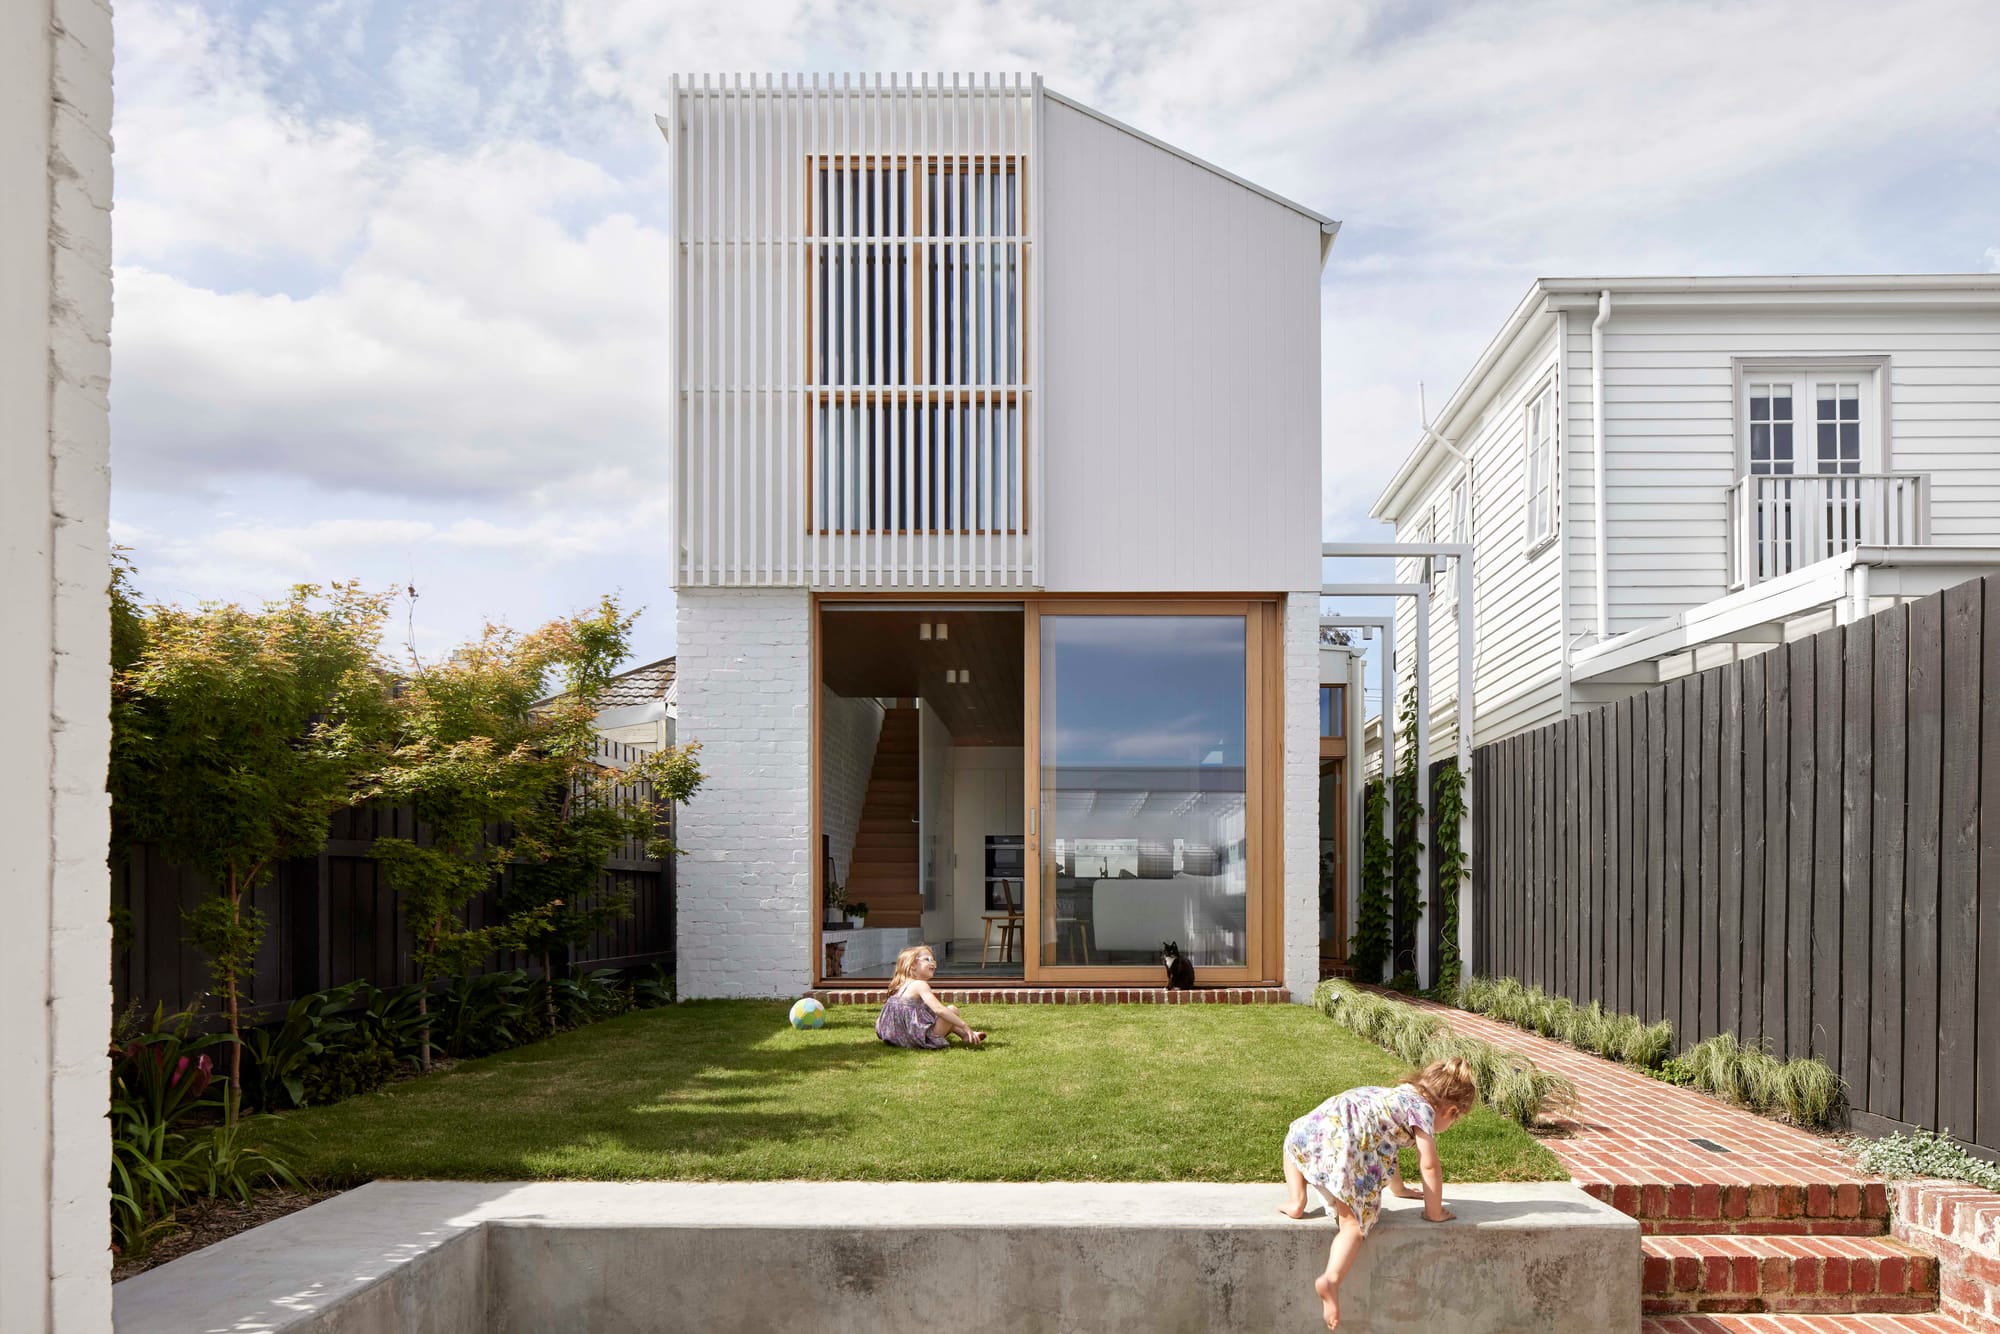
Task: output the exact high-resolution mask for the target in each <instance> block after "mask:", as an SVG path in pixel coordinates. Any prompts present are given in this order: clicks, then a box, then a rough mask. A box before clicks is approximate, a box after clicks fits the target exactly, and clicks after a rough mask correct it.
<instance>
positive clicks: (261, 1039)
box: [243, 982, 367, 1112]
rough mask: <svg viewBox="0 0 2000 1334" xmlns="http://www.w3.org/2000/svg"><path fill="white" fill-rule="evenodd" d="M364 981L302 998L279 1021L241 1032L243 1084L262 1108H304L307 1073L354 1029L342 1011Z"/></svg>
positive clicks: (287, 1009)
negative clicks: (246, 1059) (246, 1061)
mask: <svg viewBox="0 0 2000 1334" xmlns="http://www.w3.org/2000/svg"><path fill="white" fill-rule="evenodd" d="M366 985H367V984H366V983H364V982H349V983H347V984H345V985H344V986H338V987H333V988H331V989H329V990H326V991H315V992H311V993H309V994H307V995H304V996H300V997H299V998H298V999H297V1000H295V1001H293V1002H292V1003H291V1004H290V1005H289V1006H287V1007H286V1009H285V1017H284V1018H283V1019H282V1020H280V1021H279V1022H277V1023H275V1024H267V1025H265V1026H263V1027H261V1028H254V1029H251V1030H250V1031H249V1032H248V1033H246V1034H244V1036H243V1046H244V1048H245V1050H246V1051H247V1052H248V1054H249V1056H250V1069H249V1071H248V1072H247V1074H246V1076H245V1080H244V1082H245V1083H247V1084H248V1085H249V1086H250V1088H251V1091H252V1092H253V1093H254V1095H255V1097H256V1101H257V1106H258V1107H259V1108H260V1109H262V1110H264V1111H267V1112H269V1111H273V1110H276V1109H277V1108H280V1107H303V1106H305V1103H306V1078H307V1076H308V1075H309V1074H310V1073H311V1072H312V1069H313V1066H314V1063H315V1062H317V1061H318V1060H319V1059H320V1058H321V1057H322V1056H324V1055H325V1053H326V1050H327V1048H328V1046H330V1045H332V1044H335V1043H337V1042H339V1041H340V1040H341V1039H342V1038H343V1037H345V1036H346V1035H347V1034H348V1033H349V1032H350V1031H351V1030H352V1029H353V1028H354V1021H353V1020H351V1019H349V1018H347V1017H346V1016H344V1015H343V1014H341V1013H340V1011H342V1010H344V1009H346V1008H347V1007H348V1006H349V1005H351V1004H353V1002H354V999H355V996H356V995H357V993H358V992H359V991H360V989H361V988H362V987H363V986H366Z"/></svg>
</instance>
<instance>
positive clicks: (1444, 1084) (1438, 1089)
mask: <svg viewBox="0 0 2000 1334" xmlns="http://www.w3.org/2000/svg"><path fill="white" fill-rule="evenodd" d="M1403 1082H1404V1083H1405V1084H1408V1085H1409V1086H1410V1087H1411V1088H1414V1089H1415V1090H1416V1091H1417V1092H1419V1093H1421V1094H1423V1095H1424V1097H1425V1098H1427V1099H1428V1100H1429V1101H1430V1104H1431V1106H1433V1107H1436V1108H1437V1109H1438V1110H1440V1111H1443V1110H1444V1109H1446V1108H1450V1109H1451V1110H1452V1111H1454V1112H1457V1113H1458V1114H1459V1115H1461V1116H1463V1115H1464V1114H1465V1113H1467V1112H1469V1111H1471V1110H1472V1107H1473V1104H1474V1103H1476V1102H1478V1101H1479V1083H1478V1081H1477V1080H1475V1079H1474V1078H1473V1077H1472V1066H1471V1065H1470V1064H1468V1063H1467V1062H1466V1059H1465V1058H1464V1057H1463V1056H1447V1057H1445V1059H1443V1060H1442V1061H1432V1062H1431V1063H1430V1064H1429V1065H1427V1066H1425V1067H1424V1068H1423V1069H1421V1070H1412V1071H1410V1073H1409V1074H1407V1075H1405V1076H1404V1077H1403Z"/></svg>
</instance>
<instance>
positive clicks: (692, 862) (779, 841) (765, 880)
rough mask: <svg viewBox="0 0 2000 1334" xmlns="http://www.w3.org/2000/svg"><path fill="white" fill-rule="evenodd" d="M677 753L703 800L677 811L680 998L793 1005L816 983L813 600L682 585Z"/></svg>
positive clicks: (791, 591)
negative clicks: (698, 772)
mask: <svg viewBox="0 0 2000 1334" xmlns="http://www.w3.org/2000/svg"><path fill="white" fill-rule="evenodd" d="M676 604H677V605H676V609H675V627H676V640H677V642H676V653H677V654H678V656H679V659H680V662H679V665H678V667H679V669H678V684H679V687H680V709H679V718H678V726H677V729H676V731H677V734H678V736H679V739H680V740H681V742H682V743H686V742H690V741H699V742H702V743H703V750H702V752H701V764H702V772H703V774H704V778H703V782H702V786H701V790H700V791H699V792H697V793H696V794H695V796H694V799H693V800H692V801H690V802H688V803H687V805H685V806H683V807H681V809H680V829H679V831H678V837H677V841H678V842H679V844H680V846H681V847H682V848H684V849H686V855H685V856H684V857H682V858H681V863H680V867H679V889H678V896H677V897H678V905H677V908H678V911H677V916H678V919H679V922H678V927H679V941H678V952H679V988H680V994H681V995H682V996H685V997H687V998H689V999H699V998H703V997H711V996H773V997H775V996H792V995H797V994H799V993H801V992H803V991H804V990H805V989H806V988H807V987H808V986H809V985H810V984H811V981H812V978H811V975H810V963H811V960H810V958H809V955H810V954H811V951H812V919H811V910H812V909H811V904H810V901H809V900H810V897H811V892H812V891H811V885H812V860H811V858H812V856H813V852H812V849H811V848H810V847H809V846H808V844H809V842H810V840H811V836H812V835H811V827H810V826H811V820H812V808H811V804H810V800H809V792H808V789H809V785H810V782H811V771H812V765H811V748H812V716H811V709H812V701H813V698H814V685H813V681H812V644H811V638H810V636H811V603H810V599H809V597H808V595H807V593H806V591H805V590H804V589H802V588H787V589H732V590H721V589H710V588H682V589H680V590H679V591H678V594H677V599H676Z"/></svg>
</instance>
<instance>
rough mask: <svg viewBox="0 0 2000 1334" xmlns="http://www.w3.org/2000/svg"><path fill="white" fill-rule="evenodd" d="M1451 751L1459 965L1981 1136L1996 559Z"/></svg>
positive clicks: (1996, 714) (1860, 1120) (1989, 1074)
mask: <svg viewBox="0 0 2000 1334" xmlns="http://www.w3.org/2000/svg"><path fill="white" fill-rule="evenodd" d="M1473 758H1474V763H1473V776H1472V782H1473V786H1474V794H1473V797H1474V799H1473V801H1472V803H1471V806H1472V810H1473V812H1474V815H1473V818H1474V819H1475V821H1476V826H1475V831H1474V836H1475V838H1476V839H1477V844H1476V849H1477V852H1478V855H1476V856H1475V857H1474V859H1473V864H1472V876H1473V881H1472V884H1473V892H1472V897H1471V902H1472V904H1473V905H1474V907H1473V914H1472V915H1473V921H1474V922H1475V924H1476V927H1477V933H1478V938H1477V939H1476V940H1475V941H1474V956H1473V957H1474V958H1475V959H1476V960H1477V961H1478V965H1479V967H1480V969H1481V970H1482V971H1486V972H1491V973H1501V974H1511V975H1513V976H1516V977H1519V978H1521V979H1522V980H1523V981H1525V982H1531V983H1535V984H1537V985H1540V986H1542V987H1544V988H1547V989H1550V990H1554V991H1559V992H1561V993H1562V994H1564V995H1567V996H1570V997H1571V998H1572V999H1574V1000H1577V1001H1580V1002H1582V1001H1589V1000H1601V1001H1602V1002H1603V1003H1604V1004H1605V1005H1606V1006H1607V1007H1609V1008H1613V1009H1617V1010H1623V1011H1630V1012H1636V1013H1639V1014H1641V1015H1643V1016H1644V1017H1645V1018H1646V1019H1647V1020H1648V1021H1651V1020H1655V1019H1661V1018H1666V1019H1671V1020H1673V1021H1674V1023H1675V1026H1676V1028H1677V1029H1678V1030H1679V1033H1680V1038H1681V1041H1682V1043H1683V1045H1686V1044H1688V1043H1692V1042H1694V1041H1695V1040H1697V1039H1699V1038H1703V1037H1707V1036H1709V1035H1711V1034H1713V1033H1716V1032H1720V1031H1728V1032H1732V1033H1734V1034H1736V1036H1737V1037H1738V1038H1739V1039H1740V1040H1742V1041H1744V1042H1746V1043H1749V1044H1762V1045H1764V1046H1766V1047H1768V1048H1769V1049H1770V1050H1771V1051H1772V1052H1773V1053H1774V1054H1776V1055H1778V1056H1780V1057H1786V1058H1789V1057H1794V1056H1819V1057H1821V1058H1822V1059H1824V1060H1826V1061H1827V1063H1828V1064H1829V1065H1831V1066H1833V1067H1834V1068H1835V1069H1836V1070H1837V1071H1838V1072H1839V1073H1840V1074H1841V1076H1842V1078H1843V1079H1844V1080H1845V1081H1846V1083H1847V1086H1848V1097H1849V1099H1850V1101H1851V1103H1852V1106H1853V1108H1854V1120H1855V1124H1856V1126H1857V1127H1858V1128H1860V1129H1863V1130H1883V1129H1888V1128H1892V1127H1895V1126H1899V1125H1907V1124H1922V1125H1926V1126H1931V1127H1934V1128H1935V1127H1938V1126H1949V1127H1950V1129H1951V1131H1952V1132H1953V1133H1954V1134H1955V1135H1957V1136H1959V1137H1961V1138H1964V1139H1967V1140H1969V1141H1971V1142H1972V1143H1974V1144H1977V1145H1979V1146H1981V1147H1983V1148H1984V1149H1986V1150H1988V1151H1991V1152H2000V576H1992V577H1989V578H1986V579H1982V580H1974V581H1972V582H1969V583H1965V584H1961V585H1958V586H1957V587H1954V588H1951V589H1947V590H1945V591H1944V592H1943V593H1940V594H1935V595H1932V596H1931V597H1927V598H1923V599H1921V600H1918V601H1916V602H1912V603H1909V604H1907V605H1903V606H1898V607H1896V608H1893V609H1891V610H1889V611H1885V612H1882V613H1879V614H1878V615H1876V616H1873V617H1870V618H1867V619H1864V620H1861V621H1857V622H1855V623H1854V624H1852V625H1849V626H1844V627H1835V628H1833V629H1830V630H1826V631H1823V632H1821V633H1820V634H1818V635H1815V636H1813V637H1812V638H1810V639H1805V640H1799V641H1795V642H1793V643H1791V644H1787V645H1784V646H1781V647H1779V648H1777V649H1775V650H1773V651H1771V652H1768V653H1765V654H1762V655H1760V656H1757V657H1754V658H1750V659H1747V660H1745V661H1743V662H1739V663H1731V664H1728V665H1726V666H1723V667H1719V668H1715V669H1713V670H1710V671H1707V672H1703V673H1700V674H1698V675H1694V676H1689V677H1685V678H1682V679H1681V680H1678V681H1674V682H1670V683H1668V684H1667V685H1664V686H1661V687H1657V688H1655V689H1653V690H1649V691H1646V692H1645V693H1643V694H1641V695H1637V696H1634V697H1633V698H1631V699H1629V700H1624V701H1620V702H1619V703H1617V704H1612V705H1606V706H1604V707H1602V708H1600V709H1597V710H1594V711H1592V712H1590V713H1587V714H1584V715H1582V716H1580V717H1577V718H1572V719H1568V720H1565V721H1564V722H1561V723H1556V724H1552V725H1550V726H1548V727H1545V728H1542V729H1539V730H1538V731H1535V732H1531V733H1527V734H1524V735H1520V736H1514V737H1509V738H1507V739H1505V740H1503V741H1499V742H1495V743H1492V744H1489V745H1485V746H1481V747H1479V749H1478V750H1477V751H1476V752H1475V753H1474V757H1473Z"/></svg>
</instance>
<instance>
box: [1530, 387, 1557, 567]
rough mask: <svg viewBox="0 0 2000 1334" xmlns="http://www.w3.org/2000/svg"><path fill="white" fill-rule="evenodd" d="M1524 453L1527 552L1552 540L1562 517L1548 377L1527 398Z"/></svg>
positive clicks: (1553, 409)
mask: <svg viewBox="0 0 2000 1334" xmlns="http://www.w3.org/2000/svg"><path fill="white" fill-rule="evenodd" d="M1524 434H1525V435H1526V437H1527V454H1528V484H1527V500H1528V516H1527V518H1528V524H1527V547H1528V555H1530V556H1533V555H1535V554H1537V553H1538V552H1540V551H1541V550H1542V548H1543V547H1546V546H1547V545H1548V544H1549V543H1550V542H1553V541H1554V540H1555V536H1556V525H1557V524H1558V523H1559V522H1560V521H1561V518H1562V492H1561V489H1560V487H1561V477H1560V476H1559V472H1560V466H1559V460H1558V453H1557V444H1556V386H1555V381H1553V380H1550V381H1549V382H1548V383H1546V384H1544V385H1543V386H1542V387H1541V388H1540V389H1538V390H1536V391H1535V394H1534V397H1532V398H1530V399H1529V400H1528V406H1527V416H1526V420H1525V422H1524Z"/></svg>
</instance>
